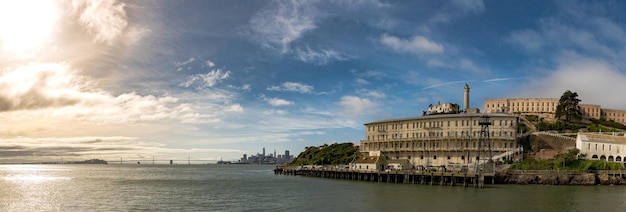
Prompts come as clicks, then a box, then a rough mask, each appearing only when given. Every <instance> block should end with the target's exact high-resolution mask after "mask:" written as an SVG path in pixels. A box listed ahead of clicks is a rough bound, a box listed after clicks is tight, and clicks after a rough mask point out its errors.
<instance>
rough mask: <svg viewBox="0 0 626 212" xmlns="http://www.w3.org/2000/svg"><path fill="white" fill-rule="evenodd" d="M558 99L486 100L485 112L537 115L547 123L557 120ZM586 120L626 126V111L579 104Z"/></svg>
mask: <svg viewBox="0 0 626 212" xmlns="http://www.w3.org/2000/svg"><path fill="white" fill-rule="evenodd" d="M558 105H559V99H557V98H501V99H485V103H484V110H485V112H488V113H489V112H499V113H507V114H519V115H536V116H538V117H541V118H544V119H545V120H547V121H554V120H555V113H556V107H557V106H558ZM578 106H580V112H581V113H582V115H583V117H585V118H594V119H600V118H604V119H606V120H613V121H615V122H618V123H621V124H626V110H615V109H603V108H602V107H601V106H600V105H594V104H579V105H578Z"/></svg>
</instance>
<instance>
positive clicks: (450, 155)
mask: <svg viewBox="0 0 626 212" xmlns="http://www.w3.org/2000/svg"><path fill="white" fill-rule="evenodd" d="M488 115H489V116H490V122H491V126H489V132H488V133H489V137H490V140H491V149H492V151H493V153H492V154H493V156H497V155H498V154H503V153H506V152H510V151H513V150H516V149H518V148H519V147H518V144H517V143H516V137H517V124H518V117H516V116H513V115H509V114H502V113H492V114H488ZM482 116H483V114H480V113H459V114H439V115H427V116H419V117H411V118H400V119H389V120H381V121H375V122H371V123H366V124H365V140H362V141H361V143H360V145H359V151H360V152H375V151H380V154H381V155H382V156H381V157H383V156H384V157H386V158H388V159H389V160H408V161H409V163H410V165H411V166H412V168H417V167H432V166H448V165H468V164H473V163H475V162H476V159H477V156H478V153H479V152H478V145H479V144H478V143H479V138H480V131H481V126H480V125H479V123H478V122H479V120H480V118H481V117H482ZM481 154H485V153H481Z"/></svg>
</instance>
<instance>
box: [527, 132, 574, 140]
mask: <svg viewBox="0 0 626 212" xmlns="http://www.w3.org/2000/svg"><path fill="white" fill-rule="evenodd" d="M532 134H533V135H547V136H552V137H557V138H562V139H568V140H572V141H575V140H576V138H573V137H569V136H565V135H562V134H556V133H550V132H544V131H541V132H533V133H532Z"/></svg>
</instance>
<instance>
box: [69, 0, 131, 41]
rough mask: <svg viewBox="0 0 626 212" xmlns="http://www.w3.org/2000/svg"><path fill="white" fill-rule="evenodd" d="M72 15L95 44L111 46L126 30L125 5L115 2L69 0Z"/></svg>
mask: <svg viewBox="0 0 626 212" xmlns="http://www.w3.org/2000/svg"><path fill="white" fill-rule="evenodd" d="M68 3H69V6H70V9H71V11H72V12H73V14H75V15H77V16H78V20H79V21H80V23H81V24H82V26H84V27H85V28H86V29H87V31H88V32H89V33H90V34H93V35H94V40H95V41H96V42H102V43H107V44H109V45H112V44H113V43H114V42H115V41H116V40H117V39H118V38H120V37H122V36H123V35H124V33H125V32H126V30H127V26H128V21H127V16H126V11H125V7H126V4H124V3H119V2H117V1H116V0H102V1H88V0H69V2H68Z"/></svg>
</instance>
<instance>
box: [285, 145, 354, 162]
mask: <svg viewBox="0 0 626 212" xmlns="http://www.w3.org/2000/svg"><path fill="white" fill-rule="evenodd" d="M356 152H357V147H356V146H354V144H352V143H341V144H331V145H328V144H324V145H323V146H319V147H316V146H310V147H306V149H305V150H304V151H303V152H301V153H300V154H299V155H298V157H297V158H296V159H295V160H294V161H293V162H291V163H290V164H289V165H294V166H300V165H343V164H348V163H350V162H351V161H352V159H353V158H354V156H355V154H356Z"/></svg>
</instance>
